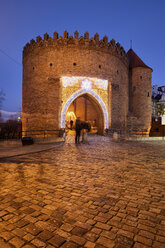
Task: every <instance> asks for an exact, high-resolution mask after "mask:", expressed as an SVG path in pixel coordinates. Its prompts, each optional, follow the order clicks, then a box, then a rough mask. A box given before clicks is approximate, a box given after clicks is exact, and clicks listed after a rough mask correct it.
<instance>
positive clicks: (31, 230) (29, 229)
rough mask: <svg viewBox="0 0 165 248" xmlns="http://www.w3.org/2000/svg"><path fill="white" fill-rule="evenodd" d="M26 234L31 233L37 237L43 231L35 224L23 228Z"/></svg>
mask: <svg viewBox="0 0 165 248" xmlns="http://www.w3.org/2000/svg"><path fill="white" fill-rule="evenodd" d="M23 229H24V230H25V231H26V232H29V233H31V234H32V235H34V236H35V235H37V234H39V233H40V232H41V231H42V229H41V228H38V227H37V226H35V225H34V224H32V223H31V224H29V225H27V226H25V227H24V228H23Z"/></svg>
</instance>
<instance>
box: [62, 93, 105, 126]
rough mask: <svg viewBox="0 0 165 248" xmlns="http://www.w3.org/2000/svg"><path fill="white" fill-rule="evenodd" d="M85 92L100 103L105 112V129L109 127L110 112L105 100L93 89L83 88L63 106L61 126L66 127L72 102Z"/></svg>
mask: <svg viewBox="0 0 165 248" xmlns="http://www.w3.org/2000/svg"><path fill="white" fill-rule="evenodd" d="M83 94H89V95H91V96H92V97H93V98H94V99H95V100H96V102H97V103H98V105H99V106H100V108H101V110H102V112H103V116H104V129H106V128H108V113H107V110H106V107H105V104H104V102H103V100H102V99H101V98H100V96H99V95H98V94H97V93H96V92H94V91H93V90H91V89H81V90H78V91H77V92H75V93H74V94H73V95H72V96H71V97H70V98H69V99H68V101H67V102H66V104H65V105H64V107H63V110H62V112H61V128H65V116H66V113H67V110H68V108H69V106H70V104H71V103H72V102H73V100H75V99H76V98H77V97H78V96H81V95H83Z"/></svg>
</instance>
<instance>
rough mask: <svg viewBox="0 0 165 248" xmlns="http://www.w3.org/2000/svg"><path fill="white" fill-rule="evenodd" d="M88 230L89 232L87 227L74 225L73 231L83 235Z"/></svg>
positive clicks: (75, 233)
mask: <svg viewBox="0 0 165 248" xmlns="http://www.w3.org/2000/svg"><path fill="white" fill-rule="evenodd" d="M86 232H88V230H87V229H84V228H81V227H79V226H76V227H74V228H73V229H72V231H71V233H72V234H73V235H77V236H83V235H84V234H85V233H86Z"/></svg>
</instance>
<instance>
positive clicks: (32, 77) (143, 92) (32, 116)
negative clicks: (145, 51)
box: [22, 31, 152, 136]
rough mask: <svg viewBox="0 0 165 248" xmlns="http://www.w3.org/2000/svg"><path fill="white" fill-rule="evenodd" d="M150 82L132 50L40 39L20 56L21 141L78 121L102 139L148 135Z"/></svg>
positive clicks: (66, 38) (90, 42) (86, 40)
mask: <svg viewBox="0 0 165 248" xmlns="http://www.w3.org/2000/svg"><path fill="white" fill-rule="evenodd" d="M151 77H152V69H151V68H150V67H148V66H147V65H145V64H144V62H143V61H142V60H141V59H140V58H139V57H138V56H137V55H136V53H135V52H134V51H133V50H132V49H130V50H129V51H128V52H127V53H126V52H125V51H124V49H123V47H122V46H121V45H120V44H119V43H116V42H115V40H114V39H112V40H111V41H110V42H108V37H107V36H104V37H103V39H101V40H99V35H98V34H97V33H96V34H95V35H94V38H89V33H88V32H86V33H85V34H84V37H83V36H81V37H79V33H78V32H77V31H76V32H75V33H74V37H73V36H69V35H68V32H67V31H65V32H64V37H61V36H60V37H59V36H58V33H56V32H55V33H54V34H53V38H51V37H49V35H48V34H44V39H42V38H41V37H40V36H38V37H37V38H36V41H35V40H33V39H32V40H31V41H30V43H27V44H26V46H25V47H24V50H23V108H22V124H23V132H24V133H23V135H24V136H29V135H30V136H34V133H35V130H38V131H42V130H56V129H64V128H66V126H67V125H68V122H69V121H70V120H71V119H73V121H75V118H76V117H78V116H80V118H81V120H82V121H86V122H90V123H91V125H92V127H95V128H97V130H98V133H100V134H103V133H104V131H105V130H106V129H108V130H111V131H112V132H114V131H119V132H121V133H128V134H132V133H133V132H134V133H136V134H140V135H141V134H142V133H143V134H145V135H148V134H149V131H150V127H151ZM33 132H34V133H33Z"/></svg>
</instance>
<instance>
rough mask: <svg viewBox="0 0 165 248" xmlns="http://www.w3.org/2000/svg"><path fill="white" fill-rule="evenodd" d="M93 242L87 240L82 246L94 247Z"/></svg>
mask: <svg viewBox="0 0 165 248" xmlns="http://www.w3.org/2000/svg"><path fill="white" fill-rule="evenodd" d="M95 246H96V245H95V243H92V242H90V241H87V242H86V244H85V245H84V247H87V248H95Z"/></svg>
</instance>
